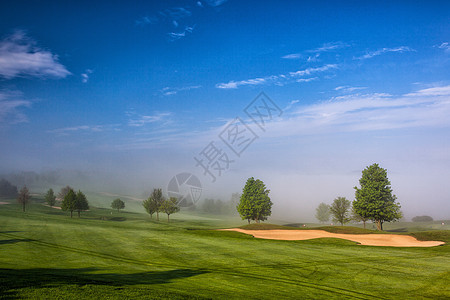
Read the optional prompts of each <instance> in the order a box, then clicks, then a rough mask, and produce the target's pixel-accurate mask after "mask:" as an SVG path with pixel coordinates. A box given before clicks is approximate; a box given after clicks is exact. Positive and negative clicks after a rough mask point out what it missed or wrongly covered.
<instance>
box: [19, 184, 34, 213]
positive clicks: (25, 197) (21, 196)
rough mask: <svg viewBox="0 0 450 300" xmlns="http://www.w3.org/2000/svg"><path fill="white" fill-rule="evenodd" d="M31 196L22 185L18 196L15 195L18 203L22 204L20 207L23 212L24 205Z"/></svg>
mask: <svg viewBox="0 0 450 300" xmlns="http://www.w3.org/2000/svg"><path fill="white" fill-rule="evenodd" d="M30 199H31V196H30V192H29V191H28V189H27V187H26V186H24V187H23V188H21V189H20V192H19V196H17V202H19V204H22V209H23V211H24V212H25V206H26V205H27V204H28V202H30Z"/></svg>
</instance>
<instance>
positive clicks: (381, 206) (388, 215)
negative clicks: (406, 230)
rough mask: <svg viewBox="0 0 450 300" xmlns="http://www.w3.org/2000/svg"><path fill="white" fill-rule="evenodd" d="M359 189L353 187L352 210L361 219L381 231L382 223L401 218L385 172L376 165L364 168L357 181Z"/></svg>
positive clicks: (398, 205)
mask: <svg viewBox="0 0 450 300" xmlns="http://www.w3.org/2000/svg"><path fill="white" fill-rule="evenodd" d="M359 184H360V185H361V188H358V187H355V201H353V210H354V212H355V213H356V214H358V215H359V216H361V218H364V219H369V220H372V221H374V222H375V223H376V225H377V229H378V230H383V223H384V222H391V221H396V220H398V219H400V218H401V217H402V213H401V211H400V204H399V203H398V202H396V201H395V200H396V199H397V197H396V196H395V195H393V194H392V188H391V182H390V181H389V179H388V177H387V170H386V169H383V168H381V167H380V166H379V165H378V164H373V165H371V166H368V167H366V168H365V169H364V170H363V171H362V176H361V179H360V180H359Z"/></svg>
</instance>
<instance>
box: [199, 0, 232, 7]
mask: <svg viewBox="0 0 450 300" xmlns="http://www.w3.org/2000/svg"><path fill="white" fill-rule="evenodd" d="M227 1H228V0H204V1H203V2H206V4H208V5H209V6H213V7H217V6H220V5H222V4H224V3H225V2H227Z"/></svg>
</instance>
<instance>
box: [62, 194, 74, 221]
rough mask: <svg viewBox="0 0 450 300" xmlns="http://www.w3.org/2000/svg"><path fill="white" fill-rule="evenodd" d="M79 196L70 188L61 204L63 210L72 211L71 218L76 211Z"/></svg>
mask: <svg viewBox="0 0 450 300" xmlns="http://www.w3.org/2000/svg"><path fill="white" fill-rule="evenodd" d="M76 202H77V195H76V194H75V192H74V190H73V189H72V188H70V189H69V190H68V192H67V194H66V195H65V196H64V199H63V200H62V203H61V209H62V210H63V211H66V210H68V211H70V217H71V218H72V213H73V211H74V210H75V209H76Z"/></svg>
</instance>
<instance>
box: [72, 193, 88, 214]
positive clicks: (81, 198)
mask: <svg viewBox="0 0 450 300" xmlns="http://www.w3.org/2000/svg"><path fill="white" fill-rule="evenodd" d="M88 209H89V202H88V200H87V198H86V195H85V194H83V193H82V192H81V191H80V190H78V193H77V194H76V197H75V210H76V211H77V212H78V218H79V217H80V214H81V212H82V211H84V210H88Z"/></svg>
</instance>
